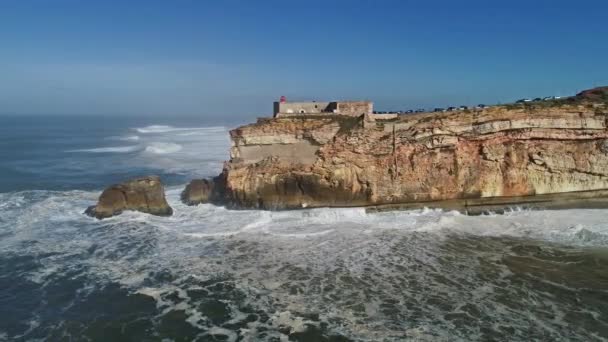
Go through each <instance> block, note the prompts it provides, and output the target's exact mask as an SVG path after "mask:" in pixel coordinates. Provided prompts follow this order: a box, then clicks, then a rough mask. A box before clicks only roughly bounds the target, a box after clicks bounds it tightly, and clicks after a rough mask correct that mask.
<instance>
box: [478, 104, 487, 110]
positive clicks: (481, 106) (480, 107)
mask: <svg viewBox="0 0 608 342" xmlns="http://www.w3.org/2000/svg"><path fill="white" fill-rule="evenodd" d="M477 108H479V109H484V108H486V105H484V104H482V103H480V104H478V105H477Z"/></svg>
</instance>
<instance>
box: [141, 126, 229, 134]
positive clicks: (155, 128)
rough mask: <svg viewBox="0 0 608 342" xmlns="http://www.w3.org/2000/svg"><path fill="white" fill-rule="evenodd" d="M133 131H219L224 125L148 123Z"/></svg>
mask: <svg viewBox="0 0 608 342" xmlns="http://www.w3.org/2000/svg"><path fill="white" fill-rule="evenodd" d="M134 129H135V131H137V132H139V133H143V134H145V133H168V132H179V131H196V130H212V131H220V130H225V128H224V127H221V126H211V127H173V126H167V125H150V126H145V127H138V128H134Z"/></svg>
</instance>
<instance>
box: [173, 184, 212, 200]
mask: <svg viewBox="0 0 608 342" xmlns="http://www.w3.org/2000/svg"><path fill="white" fill-rule="evenodd" d="M213 190H214V183H213V181H212V180H208V179H194V180H192V181H191V182H190V183H189V184H188V185H186V188H185V189H184V191H182V194H181V199H182V202H184V203H185V204H187V205H197V204H201V203H208V202H210V201H211V199H212V197H213Z"/></svg>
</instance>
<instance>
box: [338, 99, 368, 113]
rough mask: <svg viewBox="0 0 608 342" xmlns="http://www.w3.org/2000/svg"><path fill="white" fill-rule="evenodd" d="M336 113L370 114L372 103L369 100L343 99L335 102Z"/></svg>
mask: <svg viewBox="0 0 608 342" xmlns="http://www.w3.org/2000/svg"><path fill="white" fill-rule="evenodd" d="M337 107H338V108H337V109H338V113H340V114H342V115H350V116H361V115H363V114H372V113H373V111H374V105H373V103H372V102H369V101H344V102H338V103H337Z"/></svg>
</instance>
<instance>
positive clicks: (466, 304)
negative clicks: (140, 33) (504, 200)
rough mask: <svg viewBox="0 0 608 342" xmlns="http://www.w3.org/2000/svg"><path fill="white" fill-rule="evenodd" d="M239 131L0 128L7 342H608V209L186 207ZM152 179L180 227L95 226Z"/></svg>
mask: <svg viewBox="0 0 608 342" xmlns="http://www.w3.org/2000/svg"><path fill="white" fill-rule="evenodd" d="M236 124H237V123H234V122H222V121H221V120H218V121H217V122H209V121H204V120H200V119H198V118H182V119H171V118H118V117H108V118H102V117H85V118H82V117H80V118H74V117H43V116H40V117H20V118H16V117H0V133H1V134H0V175H1V177H0V317H2V319H0V341H3V340H6V341H9V340H10V341H13V340H17V341H28V340H46V341H87V340H88V341H163V340H165V341H171V340H173V341H284V340H291V341H403V340H412V341H475V340H479V341H530V340H538V341H556V340H564V341H566V340H567V341H606V340H608V219H607V217H608V211H606V210H562V211H536V212H531V211H520V210H514V211H511V212H508V213H507V214H505V215H484V216H476V217H468V216H463V215H460V214H458V213H456V212H442V211H436V210H418V211H409V212H388V213H377V214H367V213H365V211H364V210H363V209H360V208H349V209H312V210H299V211H282V212H268V211H258V210H241V211H235V210H227V209H225V208H223V207H218V206H213V205H200V206H197V207H187V206H184V205H183V204H181V203H180V202H179V193H180V191H181V190H182V189H183V186H184V185H185V183H186V182H187V181H188V180H189V179H191V178H194V177H208V176H213V175H216V174H218V173H219V172H220V171H221V168H222V163H223V160H225V159H226V158H227V157H228V149H229V145H230V143H229V140H228V135H227V132H228V129H229V128H231V127H234V126H235V125H236ZM144 174H158V175H160V176H161V177H162V178H163V181H164V182H165V184H166V185H167V197H168V201H169V203H170V204H171V206H172V207H173V208H174V211H175V214H174V216H172V217H169V218H166V217H153V216H149V215H145V214H141V213H134V212H127V213H124V214H123V215H121V216H118V217H114V218H111V219H107V220H103V221H98V220H95V219H92V218H90V217H87V216H86V215H83V211H84V209H85V208H86V207H87V206H88V205H91V204H93V203H94V202H95V200H96V198H97V196H99V192H100V191H101V189H103V187H104V186H106V185H108V184H111V183H113V182H118V181H121V180H124V179H127V178H130V177H134V176H139V175H144Z"/></svg>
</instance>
